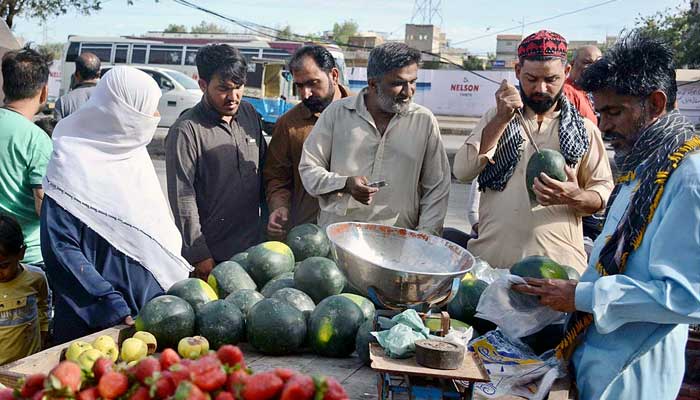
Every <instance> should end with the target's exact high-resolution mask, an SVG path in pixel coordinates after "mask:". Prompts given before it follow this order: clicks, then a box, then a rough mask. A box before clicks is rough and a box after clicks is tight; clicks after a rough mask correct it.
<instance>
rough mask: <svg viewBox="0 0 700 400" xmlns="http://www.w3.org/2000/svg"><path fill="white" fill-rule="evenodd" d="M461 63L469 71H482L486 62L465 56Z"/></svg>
mask: <svg viewBox="0 0 700 400" xmlns="http://www.w3.org/2000/svg"><path fill="white" fill-rule="evenodd" d="M462 65H463V66H464V68H465V69H467V70H469V71H483V70H485V69H486V62H485V61H484V60H482V59H479V58H477V57H467V58H465V59H464V61H463V62H462Z"/></svg>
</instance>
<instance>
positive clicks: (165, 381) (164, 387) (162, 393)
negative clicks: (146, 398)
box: [151, 371, 175, 399]
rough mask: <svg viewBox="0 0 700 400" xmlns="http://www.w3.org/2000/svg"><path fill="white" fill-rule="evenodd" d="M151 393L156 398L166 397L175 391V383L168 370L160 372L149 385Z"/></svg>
mask: <svg viewBox="0 0 700 400" xmlns="http://www.w3.org/2000/svg"><path fill="white" fill-rule="evenodd" d="M151 393H152V394H153V396H152V397H154V398H156V399H167V398H168V397H170V396H172V395H173V394H174V393H175V384H174V383H173V379H172V373H171V372H170V371H163V372H161V374H160V376H158V379H156V381H155V382H154V383H153V384H152V385H151Z"/></svg>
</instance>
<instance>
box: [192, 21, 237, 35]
mask: <svg viewBox="0 0 700 400" xmlns="http://www.w3.org/2000/svg"><path fill="white" fill-rule="evenodd" d="M190 32H191V33H228V31H227V30H226V28H224V27H223V26H219V25H217V24H215V23H213V22H207V21H202V22H200V23H199V25H195V26H193V27H192V28H191V29H190Z"/></svg>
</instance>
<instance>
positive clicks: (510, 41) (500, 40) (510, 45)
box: [492, 35, 523, 69]
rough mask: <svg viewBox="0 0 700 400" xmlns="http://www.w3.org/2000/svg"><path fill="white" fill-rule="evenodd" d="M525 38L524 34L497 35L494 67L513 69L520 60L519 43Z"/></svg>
mask: <svg viewBox="0 0 700 400" xmlns="http://www.w3.org/2000/svg"><path fill="white" fill-rule="evenodd" d="M522 40H523V37H522V35H498V36H496V60H494V62H493V65H492V66H493V68H494V69H513V68H515V64H516V63H517V62H518V45H520V42H521V41H522Z"/></svg>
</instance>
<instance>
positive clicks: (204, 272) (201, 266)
mask: <svg viewBox="0 0 700 400" xmlns="http://www.w3.org/2000/svg"><path fill="white" fill-rule="evenodd" d="M215 266H216V262H215V261H214V259H213V258H207V259H206V260H202V261H200V262H198V263H196V264H194V271H192V276H194V277H195V278H199V279H201V280H203V281H205V282H206V281H207V278H208V277H209V273H211V270H212V269H214V267H215Z"/></svg>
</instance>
